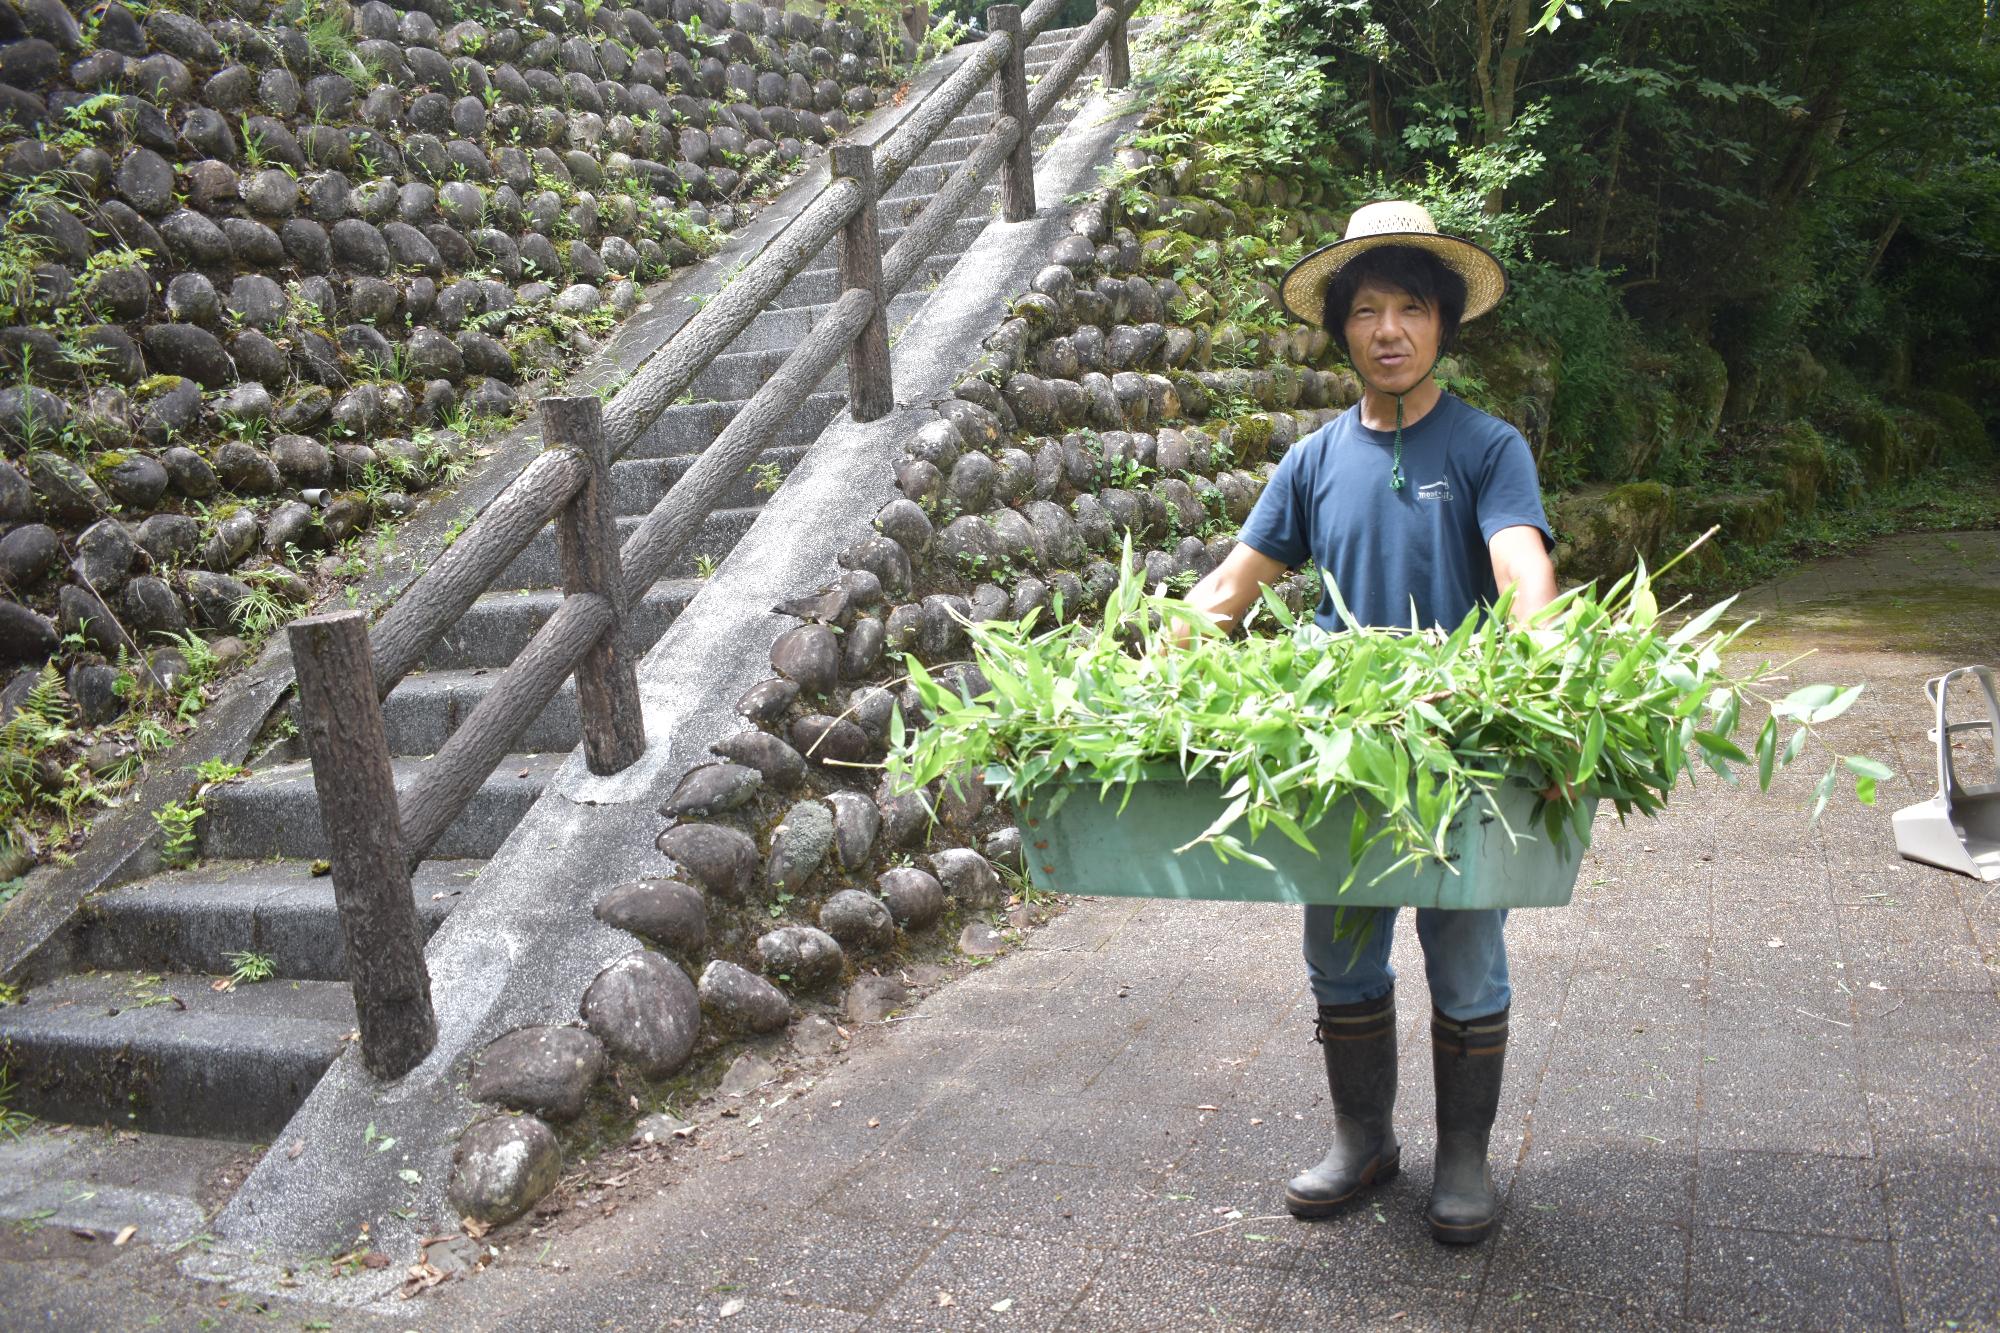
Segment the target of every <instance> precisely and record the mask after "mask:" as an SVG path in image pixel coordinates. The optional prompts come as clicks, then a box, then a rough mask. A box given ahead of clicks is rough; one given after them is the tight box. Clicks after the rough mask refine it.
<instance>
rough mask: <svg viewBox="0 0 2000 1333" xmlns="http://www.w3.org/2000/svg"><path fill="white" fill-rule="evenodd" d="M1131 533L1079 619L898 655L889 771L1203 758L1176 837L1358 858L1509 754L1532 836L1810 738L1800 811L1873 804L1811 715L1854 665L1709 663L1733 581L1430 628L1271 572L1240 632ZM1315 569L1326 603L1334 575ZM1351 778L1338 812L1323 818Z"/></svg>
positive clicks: (1033, 779) (1158, 771) (941, 773)
mask: <svg viewBox="0 0 2000 1333" xmlns="http://www.w3.org/2000/svg"><path fill="white" fill-rule="evenodd" d="M1696 544H1697V545H1699V543H1696ZM1692 549H1694V548H1693V547H1690V548H1689V550H1692ZM1683 554H1685V552H1684V553H1683ZM1129 555H1130V553H1129V552H1128V553H1127V559H1126V561H1125V569H1126V571H1127V572H1126V574H1125V576H1124V578H1123V580H1122V581H1121V582H1120V583H1119V585H1118V587H1117V588H1116V590H1115V591H1113V593H1112V594H1111V596H1110V597H1109V599H1108V600H1107V601H1106V604H1105V608H1104V613H1103V615H1102V617H1101V618H1100V619H1099V620H1098V621H1097V622H1096V623H1094V624H1085V623H1083V622H1082V621H1080V620H1072V621H1070V622H1069V623H1067V624H1057V625H1054V626H1052V627H1049V628H1044V627H1042V625H1041V624H1040V623H1039V620H1038V618H1037V617H1036V616H1035V615H1033V614H1030V615H1029V616H1028V617H1027V618H1026V619H1024V620H1021V621H1018V622H1014V621H987V622H983V623H976V624H968V625H967V626H966V631H967V633H968V634H969V635H970V637H971V642H972V646H973V654H974V656H973V665H974V666H976V668H977V670H978V674H979V675H980V676H983V677H984V681H983V682H980V681H977V680H974V681H973V682H972V684H971V686H970V687H968V686H967V685H966V684H965V678H964V677H961V678H960V683H959V686H958V687H957V688H954V687H953V686H952V685H949V684H946V683H944V682H943V681H941V680H939V679H938V678H936V677H934V676H932V675H931V674H930V673H929V672H928V671H926V670H925V668H924V667H923V666H922V665H921V664H920V663H918V662H917V661H916V660H915V659H914V658H911V659H909V660H908V665H909V670H910V680H911V683H912V685H913V686H914V688H915V690H916V692H917V695H918V697H919V698H920V699H921V700H922V703H923V706H924V708H925V710H926V711H927V712H929V714H930V715H931V719H932V721H931V725H929V726H926V727H922V728H905V727H904V726H903V723H902V719H901V717H900V715H898V717H897V718H896V719H895V720H894V721H893V722H892V733H891V752H890V756H889V762H888V767H889V769H890V771H891V772H892V773H897V774H901V775H902V780H903V781H904V782H905V783H906V784H907V785H908V786H910V787H913V788H914V787H917V786H921V785H923V784H927V783H930V782H932V781H934V780H937V779H940V778H942V779H944V780H945V781H948V782H949V781H955V780H957V779H956V775H960V774H964V773H967V772H978V771H980V770H982V769H984V768H986V767H987V766H989V765H997V766H999V767H1001V768H1004V769H1005V770H1006V771H1007V776H1006V778H1005V779H1003V780H1002V781H1000V782H999V783H998V784H997V785H996V787H995V794H996V795H997V796H999V797H1000V798H1001V799H1003V800H1010V801H1014V802H1016V803H1021V802H1026V801H1028V800H1031V799H1034V798H1037V797H1038V796H1040V797H1050V796H1053V798H1054V799H1058V800H1059V799H1061V798H1062V794H1063V793H1064V792H1066V791H1068V790H1070V789H1071V784H1073V783H1076V782H1078V781H1083V782H1087V783H1091V784H1096V785H1098V786H1099V788H1100V795H1102V794H1104V793H1108V792H1109V791H1110V790H1111V789H1113V788H1122V789H1124V791H1125V793H1126V796H1127V798H1128V799H1129V795H1130V792H1131V790H1132V789H1133V787H1134V785H1135V784H1137V783H1139V782H1142V781H1147V780H1158V779H1159V778H1161V777H1162V776H1168V777H1171V776H1172V774H1173V773H1175V772H1178V773H1179V774H1180V775H1181V776H1182V777H1183V778H1186V779H1193V778H1206V779H1213V780H1215V781H1218V782H1219V783H1220V784H1221V788H1222V798H1223V801H1224V804H1223V806H1222V808H1221V809H1220V810H1219V811H1218V813H1217V816H1216V818H1215V821H1214V822H1213V823H1212V824H1211V825H1210V826H1209V827H1208V828H1207V829H1206V830H1205V831H1204V832H1203V833H1202V834H1201V835H1200V836H1199V837H1197V838H1195V839H1194V840H1193V841H1191V842H1190V843H1188V844H1187V846H1186V847H1182V848H1179V849H1177V850H1179V851H1187V850H1189V849H1190V848H1193V847H1196V846H1199V845H1203V844H1205V845H1207V846H1208V847H1210V848H1211V849H1213V851H1214V852H1215V853H1216V854H1218V855H1220V856H1222V857H1224V858H1225V859H1226V858H1230V857H1240V858H1243V859H1245V860H1248V861H1251V862H1254V863H1257V864H1260V865H1262V864H1268V863H1266V862H1265V861H1264V860H1263V859H1262V858H1261V857H1259V856H1257V855H1256V854H1255V853H1254V852H1252V851H1251V850H1250V849H1249V848H1248V846H1247V845H1246V844H1247V843H1248V842H1249V841H1251V840H1254V839H1256V838H1257V837H1259V836H1261V835H1262V834H1263V833H1264V832H1265V831H1266V830H1268V829H1275V830H1277V831H1278V832H1279V833H1282V834H1283V835H1284V836H1285V837H1287V838H1290V839H1291V840H1292V841H1293V842H1296V843H1298V844H1299V845H1300V846H1301V847H1304V848H1307V849H1308V850H1313V841H1312V840H1313V839H1314V838H1316V837H1318V838H1324V837H1327V836H1333V837H1340V838H1346V839H1347V840H1348V843H1349V850H1350V858H1351V862H1352V863H1353V864H1355V865H1357V866H1358V865H1359V864H1360V862H1361V857H1362V854H1363V853H1364V852H1366V851H1368V850H1371V849H1372V848H1373V847H1374V846H1375V845H1376V844H1377V843H1379V842H1382V841H1384V840H1387V841H1388V842H1389V843H1390V844H1391V846H1392V847H1393V848H1394V850H1395V851H1396V852H1397V853H1398V854H1399V859H1398V860H1397V862H1396V865H1395V867H1392V869H1394V868H1399V867H1401V866H1402V865H1406V864H1409V863H1410V862H1412V861H1416V860H1419V859H1423V858H1435V859H1437V860H1439V861H1445V862H1447V863H1448V862H1449V855H1450V854H1449V849H1448V846H1447V838H1448V836H1449V832H1450V829H1451V825H1452V821H1453V819H1454V818H1455V817H1456V816H1457V814H1458V812H1459V810H1460V809H1461V808H1462V807H1463V806H1464V805H1465V803H1466V801H1467V800H1468V799H1470V798H1471V797H1472V796H1473V795H1474V794H1475V793H1477V792H1480V791H1483V790H1485V791H1490V789H1491V788H1492V787H1493V786H1494V785H1495V784H1497V783H1499V782H1501V781H1503V780H1505V779H1507V778H1509V777H1513V778H1517V779H1520V780H1525V781H1528V782H1530V783H1532V784H1534V786H1535V787H1536V788H1537V789H1542V790H1546V791H1547V792H1549V793H1550V794H1551V795H1550V798H1549V799H1545V800H1544V801H1542V802H1541V804H1540V805H1539V806H1538V807H1537V815H1536V819H1537V822H1539V823H1540V824H1542V825H1543V826H1544V828H1545V829H1546V832H1547V834H1548V835H1549V836H1550V837H1552V838H1555V839H1557V840H1561V839H1563V838H1566V837H1569V836H1576V837H1578V838H1581V839H1585V840H1587V839H1588V836H1589V819H1590V815H1589V811H1590V805H1589V803H1588V798H1592V797H1595V798H1599V799H1602V800H1608V801H1610V802H1612V803H1613V804H1614V805H1615V806H1616V808H1617V810H1618V812H1619V814H1620V816H1621V817H1623V816H1625V815H1628V814H1630V813H1632V812H1634V811H1637V812H1639V813H1641V814H1647V815H1651V814H1654V813H1655V812H1657V811H1658V810H1660V809H1661V808H1662V807H1663V806H1664V805H1665V804H1666V801H1667V797H1668V795H1669V793H1670V792H1671V791H1672V790H1673V787H1674V785H1675V783H1676V782H1678V781H1679V780H1681V779H1682V778H1684V777H1690V776H1691V775H1692V774H1693V773H1694V771H1695V769H1696V767H1697V766H1698V765H1699V766H1706V767H1707V768H1709V769H1712V770H1714V772H1716V773H1717V774H1719V775H1720V776H1721V777H1722V778H1723V779H1724V780H1725V781H1729V782H1734V781H1736V773H1735V766H1738V765H1741V766H1746V767H1747V766H1750V765H1755V767H1756V770H1757V779H1758V783H1759V785H1760V786H1761V787H1763V788H1766V789H1768V787H1769V786H1770V782H1771V775H1772V773H1773V772H1774V770H1776V769H1777V768H1780V767H1784V766H1786V765H1788V764H1791V763H1793V762H1795V761H1797V760H1799V759H1801V758H1802V757H1803V756H1804V755H1805V754H1806V752H1807V750H1808V747H1809V744H1811V743H1812V742H1815V741H1816V742H1817V743H1818V749H1819V750H1820V751H1821V752H1823V753H1824V754H1825V755H1826V756H1828V766H1827V770H1826V773H1825V775H1824V776H1823V777H1822V778H1821V779H1820V781H1819V783H1818V785H1817V787H1816V788H1815V789H1814V793H1813V804H1812V818H1813V819H1815V820H1816V819H1817V818H1818V817H1819V814H1820V812H1821V811H1822V810H1823V809H1824V808H1825V806H1826V803H1827V801H1828V799H1829V798H1830V797H1831V796H1832V794H1833V791H1834V788H1835V786H1836V784H1837V783H1838V781H1839V779H1840V775H1841V774H1842V773H1843V772H1846V773H1849V774H1851V775H1852V776H1853V778H1854V780H1855V791H1856V795H1857V796H1858V797H1859V798H1860V799H1861V800H1862V801H1865V802H1869V803H1873V801H1874V798H1875V784H1876V782H1877V781H1878V780H1880V779H1882V778H1885V777H1889V776H1891V770H1890V769H1889V768H1888V767H1887V766H1886V765H1883V764H1881V763H1879V762H1877V761H1876V760H1874V759H1870V758H1867V757H1865V756H1862V755H1852V754H1842V753H1840V752H1838V751H1836V750H1834V749H1833V747H1832V746H1831V745H1829V744H1827V742H1826V740H1825V738H1824V736H1822V735H1821V734H1820V733H1819V731H1818V730H1817V728H1818V727H1819V726H1820V724H1822V723H1825V722H1828V721H1831V720H1832V719H1834V718H1836V717H1839V716H1840V715H1841V714H1842V713H1844V712H1846V711H1847V709H1848V708H1849V707H1851V706H1852V705H1853V703H1854V701H1855V699H1856V698H1857V697H1858V696H1859V695H1860V693H1861V690H1862V687H1861V686H1860V685H1852V686H1846V687H1840V686H1834V685H1808V686H1805V687H1804V688H1801V689H1795V690H1793V691H1791V692H1790V693H1788V694H1786V695H1785V696H1783V697H1782V698H1775V699H1774V698H1770V697H1768V696H1767V695H1766V694H1764V693H1763V692H1762V690H1761V689H1760V686H1762V685H1764V684H1766V683H1767V682H1774V681H1776V680H1778V679H1782V676H1781V672H1782V671H1783V669H1784V668H1783V667H1774V666H1773V665H1772V664H1770V663H1768V662H1765V663H1760V664H1759V665H1758V666H1756V667H1755V668H1754V669H1752V670H1750V671H1749V672H1748V673H1747V674H1741V675H1738V674H1732V673H1731V672H1730V671H1729V670H1728V669H1726V668H1725V666H1724V664H1723V661H1722V657H1723V653H1724V652H1725V651H1726V650H1727V649H1728V648H1729V647H1730V646H1731V644H1732V643H1734V642H1735V640H1736V639H1737V637H1738V636H1739V635H1741V634H1742V633H1743V631H1744V630H1745V629H1746V628H1748V622H1745V623H1744V624H1739V625H1737V626H1735V627H1733V628H1730V629H1726V630H1718V629H1716V625H1717V624H1718V622H1719V621H1720V620H1721V619H1722V616H1723V614H1724V613H1725V612H1726V611H1727V609H1728V607H1729V605H1730V602H1731V601H1733V600H1734V599H1733V598H1731V599H1729V600H1727V601H1723V602H1719V603H1717V604H1716V605H1714V606H1711V607H1709V608H1708V609H1707V610H1705V611H1702V612H1701V613H1699V614H1697V615H1695V616H1693V617H1692V618H1690V619H1688V620H1687V621H1686V622H1685V623H1682V624H1679V625H1678V626H1677V627H1670V626H1669V625H1668V624H1667V623H1666V617H1667V615H1671V614H1672V613H1674V612H1678V611H1679V610H1680V609H1681V607H1680V606H1679V605H1676V606H1673V607H1669V608H1667V613H1666V614H1665V615H1663V613H1662V610H1661V608H1660V607H1659V605H1658V603H1657V601H1656V599H1655V596H1654V592H1653V576H1652V575H1649V574H1648V572H1647V571H1646V569H1645V567H1644V566H1643V564H1642V565H1641V566H1640V568H1639V569H1638V570H1636V571H1635V572H1633V573H1631V574H1628V575H1626V576H1625V577H1624V578H1622V579H1620V580H1618V581H1617V582H1616V583H1614V584H1613V585H1611V587H1610V588H1609V589H1608V590H1606V591H1602V592H1600V591H1599V590H1598V589H1597V587H1596V585H1594V584H1587V585H1585V586H1583V587H1580V588H1574V589H1571V590H1570V591H1568V592H1566V593H1563V594H1562V595H1561V596H1559V597H1557V598H1556V600H1555V601H1553V602H1551V603H1550V604H1549V605H1548V606H1547V607H1544V608H1543V609H1542V610H1540V611H1538V612H1536V613H1535V614H1534V615H1533V616H1532V617H1529V618H1528V621H1527V623H1526V624H1525V625H1522V626H1518V627H1517V626H1515V625H1513V623H1512V619H1511V608H1512V596H1511V593H1507V594H1502V596H1501V599H1500V601H1499V603H1498V604H1497V605H1496V606H1495V607H1494V608H1493V609H1492V611H1491V612H1490V613H1488V612H1485V611H1481V610H1475V611H1474V612H1473V613H1472V614H1470V615H1468V616H1467V617H1466V618H1465V619H1464V620H1463V621H1462V622H1460V623H1459V625H1458V627H1457V628H1456V629H1453V630H1451V631H1450V632H1448V633H1447V632H1445V631H1443V630H1441V629H1435V628H1433V629H1411V630H1391V629H1367V630H1360V631H1354V632H1346V633H1338V634H1332V633H1328V632H1327V631H1325V630H1322V629H1320V628H1318V627H1317V626H1316V625H1314V624H1312V623H1311V622H1310V620H1307V621H1305V622H1300V621H1298V620H1297V619H1296V618H1295V617H1294V616H1292V614H1291V613H1290V612H1289V611H1288V610H1287V609H1286V607H1285V605H1284V603H1283V602H1282V601H1280V600H1279V599H1278V598H1277V597H1276V596H1275V595H1274V594H1272V593H1271V592H1270V590H1268V589H1267V590H1266V591H1265V594H1264V598H1263V601H1262V604H1261V609H1262V611H1264V612H1265V613H1267V614H1268V617H1269V620H1270V622H1271V625H1270V632H1259V627H1258V624H1257V622H1258V620H1259V615H1258V610H1259V608H1253V609H1252V611H1251V613H1250V615H1249V616H1247V617H1246V618H1245V619H1246V630H1247V631H1248V632H1247V633H1246V635H1245V636H1244V637H1242V638H1230V637H1228V636H1226V635H1224V634H1223V633H1221V632H1220V631H1219V630H1217V629H1216V627H1215V626H1214V625H1213V624H1212V623H1211V622H1210V621H1209V620H1208V619H1207V618H1206V617H1205V616H1203V615H1202V614H1201V613H1199V612H1197V611H1196V610H1194V609H1193V608H1192V607H1190V606H1189V605H1188V604H1187V603H1186V602H1183V601H1180V600H1178V599H1175V598H1171V597H1166V596H1161V595H1158V594H1156V593H1149V592H1148V591H1147V590H1146V588H1145V586H1144V583H1143V576H1142V575H1141V574H1139V573H1138V572H1135V571H1133V569H1132V562H1131V560H1130V558H1129ZM1676 559H1678V557H1676ZM1672 563H1674V562H1669V564H1668V566H1667V567H1671V564H1672ZM1667 567H1663V568H1662V570H1661V571H1660V572H1662V573H1664V572H1665V568H1667ZM1327 586H1328V589H1329V591H1330V592H1331V594H1332V596H1333V599H1334V601H1335V604H1336V605H1337V606H1339V607H1340V609H1341V611H1342V613H1343V616H1344V615H1345V605H1344V604H1343V603H1341V601H1340V595H1339V590H1338V589H1337V588H1335V587H1334V586H1333V584H1332V582H1331V581H1330V580H1329V581H1328V584H1327ZM1059 615H1060V612H1058V617H1059ZM1183 638H1185V639H1186V643H1185V646H1176V645H1177V644H1178V643H1180V642H1181V640H1182V639H1183ZM1785 665H1786V666H1789V665H1790V664H1789V663H1787V664H1785ZM982 685H983V688H980V687H981V686H982ZM1746 705H1761V706H1764V707H1766V708H1768V710H1769V716H1768V719H1767V720H1766V721H1765V722H1764V724H1763V726H1762V727H1761V729H1759V731H1758V732H1757V735H1756V737H1755V739H1754V740H1751V741H1748V749H1747V750H1746V749H1745V747H1744V746H1743V745H1739V743H1738V742H1737V740H1736V738H1735V737H1736V732H1737V730H1738V725H1739V721H1740V719H1741V717H1742V714H1743V712H1744V709H1745V706H1746ZM1788 729H1789V735H1786V734H1785V733H1786V731H1787V730H1788ZM1163 767H1164V769H1165V772H1164V773H1163V771H1162V770H1163ZM1350 796H1351V797H1354V798H1356V805H1357V808H1356V810H1355V813H1354V815H1353V817H1352V820H1351V823H1350V822H1349V821H1346V820H1343V821H1341V822H1342V823H1343V825H1345V826H1343V827H1341V828H1338V829H1334V828H1331V827H1325V828H1322V827H1320V825H1321V821H1322V818H1323V817H1324V816H1325V815H1326V814H1327V812H1328V811H1329V810H1330V809H1332V808H1333V807H1334V806H1335V805H1336V804H1337V803H1338V802H1340V801H1341V800H1342V799H1343V798H1345V797H1350ZM1510 832H1511V833H1513V834H1514V835H1516V836H1520V835H1522V834H1525V833H1527V832H1528V830H1510ZM1384 873H1387V872H1384ZM1343 888H1345V886H1344V885H1343Z"/></svg>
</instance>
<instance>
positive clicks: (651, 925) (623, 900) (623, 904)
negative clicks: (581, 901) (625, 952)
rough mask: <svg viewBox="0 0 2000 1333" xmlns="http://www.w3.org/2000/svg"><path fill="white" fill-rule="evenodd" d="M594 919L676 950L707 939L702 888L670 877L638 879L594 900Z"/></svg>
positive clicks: (693, 946) (693, 948)
mask: <svg viewBox="0 0 2000 1333" xmlns="http://www.w3.org/2000/svg"><path fill="white" fill-rule="evenodd" d="M595 910H596V913H597V919H598V920H599V921H602V922H603V923H604V924H605V925H607V926H615V927H617V928H618V929H619V930H629V931H631V932H632V933H633V934H634V935H642V936H644V937H645V938H646V939H648V940H651V941H652V942H653V943H655V944H658V945H660V946H662V947H664V948H668V949H672V950H674V951H675V952H677V953H694V952H695V951H696V950H698V949H700V948H701V947H702V945H703V944H705V943H707V942H708V904H707V902H706V901H705V900H703V898H702V896H701V890H700V889H697V888H695V887H694V886H693V885H692V884H683V883H681V882H680V881H679V880H673V879H638V880H633V881H631V882H630V883H628V884H620V885H619V886H618V887H617V888H615V889H612V890H611V891H610V892H609V893H607V894H605V895H604V896H603V897H602V898H599V899H598V900H597V907H596V909H595Z"/></svg>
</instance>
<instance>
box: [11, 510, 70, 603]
mask: <svg viewBox="0 0 2000 1333" xmlns="http://www.w3.org/2000/svg"><path fill="white" fill-rule="evenodd" d="M61 560H62V543H61V542H60V541H58V540H57V539H56V534H55V529H54V528H51V527H49V526H48V525H47V524H46V523H24V524H22V525H21V526H20V527H18V528H15V529H14V530H13V531H12V532H9V533H8V534H7V535H6V536H4V537H0V583H4V584H5V585H6V586H8V587H10V588H32V587H34V586H35V585H36V584H38V583H40V582H41V581H42V580H43V579H44V578H47V577H48V574H49V571H50V570H52V569H54V568H55V567H56V565H57V564H58V563H60V562H61Z"/></svg>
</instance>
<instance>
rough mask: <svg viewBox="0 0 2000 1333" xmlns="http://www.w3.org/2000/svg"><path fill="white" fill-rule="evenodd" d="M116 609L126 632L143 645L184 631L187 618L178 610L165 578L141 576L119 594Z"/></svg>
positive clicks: (179, 606)
mask: <svg viewBox="0 0 2000 1333" xmlns="http://www.w3.org/2000/svg"><path fill="white" fill-rule="evenodd" d="M118 610H119V612H120V613H121V614H122V615H123V617H124V620H125V628H126V630H127V631H128V632H129V633H131V634H132V635H134V636H135V637H137V638H138V639H139V640H140V642H142V643H152V642H156V641H157V640H158V639H159V638H160V637H161V636H164V635H176V634H184V633H186V632H187V627H188V625H187V615H186V613H185V612H183V611H182V610H181V604H180V601H179V599H177V598H176V597H175V596H174V590H173V589H172V588H169V587H168V586H167V582H166V580H165V579H161V578H155V577H154V576H153V575H151V574H141V575H140V576H139V577H138V578H135V579H133V580H132V581H131V582H130V583H127V584H126V585H125V591H124V592H122V593H121V594H119V597H118Z"/></svg>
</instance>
